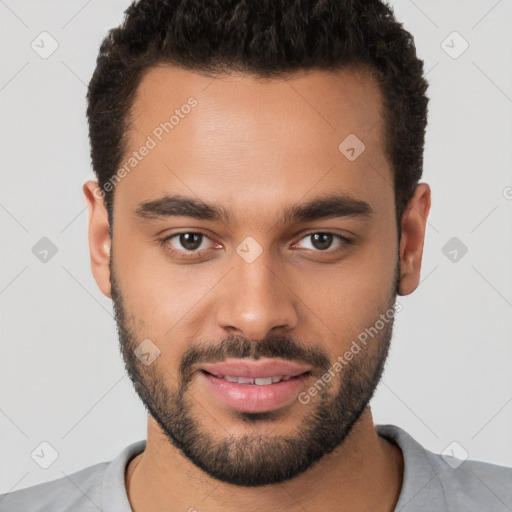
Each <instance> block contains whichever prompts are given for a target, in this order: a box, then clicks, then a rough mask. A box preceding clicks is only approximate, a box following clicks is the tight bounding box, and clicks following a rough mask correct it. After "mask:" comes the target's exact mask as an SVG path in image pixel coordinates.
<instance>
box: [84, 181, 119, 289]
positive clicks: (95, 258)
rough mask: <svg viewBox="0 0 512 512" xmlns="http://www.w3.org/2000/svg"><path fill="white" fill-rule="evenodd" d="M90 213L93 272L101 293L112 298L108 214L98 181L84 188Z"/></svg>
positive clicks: (90, 247)
mask: <svg viewBox="0 0 512 512" xmlns="http://www.w3.org/2000/svg"><path fill="white" fill-rule="evenodd" d="M82 190H83V192H84V195H85V199H86V201H87V207H88V212H89V231H88V238H89V252H90V257H91V270H92V273H93V275H94V279H95V280H96V284H97V285H98V287H99V288H100V290H101V292H102V293H103V294H104V295H105V296H106V297H109V298H111V297H112V295H111V286H110V244H111V240H110V234H109V222H108V212H107V208H106V206H105V201H104V199H103V194H101V189H100V188H99V187H98V182H97V181H87V182H86V183H85V184H84V186H83V188H82Z"/></svg>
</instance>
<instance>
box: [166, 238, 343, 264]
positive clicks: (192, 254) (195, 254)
mask: <svg viewBox="0 0 512 512" xmlns="http://www.w3.org/2000/svg"><path fill="white" fill-rule="evenodd" d="M319 233H321V234H323V235H332V236H333V237H334V238H336V239H337V240H338V241H340V242H341V244H342V245H341V247H338V249H334V250H330V249H326V250H324V251H322V250H313V249H307V250H308V251H311V250H312V251H313V252H318V253H321V254H322V253H326V254H336V253H337V252H339V251H341V250H343V248H344V246H346V245H351V244H352V243H353V242H352V240H351V239H350V238H347V237H345V236H342V235H339V234H337V233H331V232H329V231H313V232H310V233H307V234H305V235H304V236H303V237H302V238H301V239H300V240H303V239H304V238H307V237H308V236H312V235H316V234H319ZM184 234H189V235H202V236H203V237H206V238H208V239H210V237H209V236H208V235H207V234H206V233H203V232H201V231H180V232H179V233H173V234H172V235H169V236H167V237H165V238H164V239H162V240H160V244H161V245H162V247H163V248H164V249H165V250H166V251H168V252H170V253H171V254H174V255H178V256H180V257H182V258H190V259H196V258H199V257H200V256H202V255H203V254H204V253H206V252H208V251H209V250H210V249H201V250H200V251H188V252H187V251H186V250H183V251H180V250H178V249H174V248H172V247H170V246H169V244H168V242H169V240H171V239H173V238H175V237H177V236H179V235H184Z"/></svg>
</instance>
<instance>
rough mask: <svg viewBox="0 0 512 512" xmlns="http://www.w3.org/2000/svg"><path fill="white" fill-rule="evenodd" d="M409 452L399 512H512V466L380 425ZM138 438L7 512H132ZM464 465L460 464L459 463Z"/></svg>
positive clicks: (12, 498)
mask: <svg viewBox="0 0 512 512" xmlns="http://www.w3.org/2000/svg"><path fill="white" fill-rule="evenodd" d="M375 428H376V430H377V433H378V434H379V435H380V436H382V437H385V438H387V439H389V440H390V441H392V442H394V443H395V444H397V445H398V446H399V447H400V449H401V450H402V453H403V456H404V479H403V485H402V490H401V492H400V497H399V500H398V503H397V506H396V508H395V512H398V511H400V512H413V511H414V512H427V511H428V512H449V511H450V512H451V511H455V510H457V511H463V512H476V511H478V512H484V511H485V512H502V511H503V512H510V511H512V468H507V467H503V466H497V465H494V464H488V463H485V462H478V461H472V460H465V461H464V462H462V463H460V460H458V459H453V458H448V459H446V458H444V457H443V456H441V455H437V454H435V453H432V452H431V451H429V450H426V449H425V448H423V446H421V445H420V444H419V443H418V442H417V441H415V440H414V439H413V438H412V437H411V436H410V435H409V434H408V433H407V432H405V431H404V430H402V429H401V428H399V427H397V426H395V425H376V427H375ZM145 446H146V441H145V440H142V441H137V442H135V443H133V444H131V445H129V446H127V447H126V448H124V450H123V451H122V452H121V453H120V454H119V455H118V456H117V457H116V458H115V459H113V460H112V461H110V462H101V463H98V464H95V465H93V466H89V467H87V468H84V469H82V470H80V471H77V472H75V473H72V474H71V475H69V476H68V477H62V478H59V479H57V480H53V481H51V482H45V483H42V484H38V485H34V486H32V487H27V488H25V489H21V490H18V491H14V492H11V493H7V494H2V495H0V511H1V512H43V511H44V512H64V511H69V512H71V511H72V512H98V511H102V512H131V508H130V504H129V501H128V497H127V495H126V488H125V485H124V475H125V470H126V465H127V464H128V462H129V461H130V460H131V459H132V458H133V457H135V456H136V455H137V454H139V453H141V452H142V451H143V450H144V448H145ZM459 464H460V465H459Z"/></svg>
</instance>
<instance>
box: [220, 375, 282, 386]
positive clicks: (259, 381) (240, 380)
mask: <svg viewBox="0 0 512 512" xmlns="http://www.w3.org/2000/svg"><path fill="white" fill-rule="evenodd" d="M216 377H218V378H219V379H225V380H227V381H228V382H235V383H237V384H256V385H257V386H268V385H269V384H275V383H277V382H281V381H283V380H290V379H291V377H290V376H289V375H288V376H287V377H283V376H282V375H275V376H274V377H258V378H255V379H253V378H250V377H234V376H232V375H216Z"/></svg>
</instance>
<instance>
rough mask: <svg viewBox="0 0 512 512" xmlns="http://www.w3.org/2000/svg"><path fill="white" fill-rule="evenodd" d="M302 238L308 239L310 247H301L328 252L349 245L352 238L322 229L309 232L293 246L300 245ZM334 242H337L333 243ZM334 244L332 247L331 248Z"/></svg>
mask: <svg viewBox="0 0 512 512" xmlns="http://www.w3.org/2000/svg"><path fill="white" fill-rule="evenodd" d="M303 240H310V241H311V242H310V247H307V246H306V247H304V246H303V247H302V248H306V249H309V250H312V251H313V252H328V253H335V252H337V251H340V250H343V249H344V248H345V246H347V245H350V244H351V243H352V240H350V239H349V238H346V237H344V236H342V235H338V234H336V233H329V232H324V231H317V232H315V233H309V234H307V235H306V236H304V237H303V238H302V239H301V241H300V242H299V244H295V247H300V244H301V243H302V241H303ZM334 242H338V243H337V244H335V243H334ZM333 246H334V248H333Z"/></svg>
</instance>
